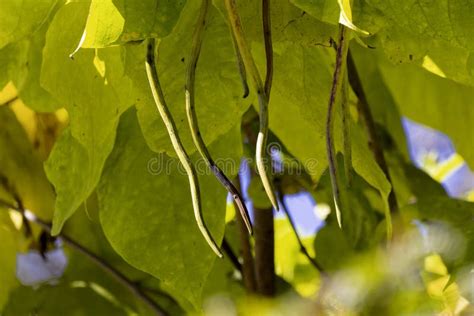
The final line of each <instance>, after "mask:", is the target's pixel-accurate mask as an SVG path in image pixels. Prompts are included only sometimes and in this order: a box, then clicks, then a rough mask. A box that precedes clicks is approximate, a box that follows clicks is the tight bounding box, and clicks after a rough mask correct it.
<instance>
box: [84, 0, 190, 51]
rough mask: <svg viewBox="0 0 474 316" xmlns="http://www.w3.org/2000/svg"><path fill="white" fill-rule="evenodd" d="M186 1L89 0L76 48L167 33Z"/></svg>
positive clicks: (132, 40)
mask: <svg viewBox="0 0 474 316" xmlns="http://www.w3.org/2000/svg"><path fill="white" fill-rule="evenodd" d="M185 3H186V0H178V1H169V0H145V1H133V0H92V2H91V5H90V9H89V15H88V17H87V23H86V27H85V29H84V35H83V38H82V39H81V42H80V44H79V47H83V48H101V47H106V46H109V45H113V44H120V43H126V42H134V41H140V40H144V39H146V38H149V37H159V38H162V37H165V36H167V35H169V34H170V33H171V31H172V30H173V27H174V26H175V24H176V21H177V20H178V18H179V15H180V12H181V10H182V8H183V7H184V5H185Z"/></svg>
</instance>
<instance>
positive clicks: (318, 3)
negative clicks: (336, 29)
mask: <svg viewBox="0 0 474 316" xmlns="http://www.w3.org/2000/svg"><path fill="white" fill-rule="evenodd" d="M290 1H291V3H293V4H294V5H295V6H297V7H299V8H300V9H302V10H304V11H305V12H307V13H308V14H310V15H312V16H314V17H315V18H317V19H318V20H321V21H323V22H326V23H331V24H337V23H338V21H339V12H340V8H339V5H338V2H337V1H331V0H329V1H328V0H290Z"/></svg>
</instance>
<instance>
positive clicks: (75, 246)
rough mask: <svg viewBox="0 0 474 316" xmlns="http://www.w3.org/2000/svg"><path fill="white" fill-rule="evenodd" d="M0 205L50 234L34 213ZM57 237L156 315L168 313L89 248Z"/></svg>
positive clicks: (64, 237)
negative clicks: (17, 213) (21, 215)
mask: <svg viewBox="0 0 474 316" xmlns="http://www.w3.org/2000/svg"><path fill="white" fill-rule="evenodd" d="M18 202H19V201H17V203H18ZM0 206H2V207H5V208H7V209H10V210H14V211H16V212H19V213H20V214H25V217H26V219H27V220H28V221H29V222H32V223H35V224H37V225H38V226H40V227H41V228H42V229H43V230H45V231H46V232H48V233H49V234H51V224H49V223H47V222H46V221H44V220H42V219H40V218H38V217H36V215H35V214H33V213H31V212H30V211H28V210H21V209H20V208H18V207H16V206H14V205H12V204H11V203H8V202H6V201H3V200H0ZM58 237H60V238H61V240H62V241H63V242H64V243H65V244H66V245H68V246H69V247H70V248H72V249H75V250H76V251H77V252H79V253H81V254H83V255H84V256H85V257H87V258H89V260H91V261H92V262H93V263H95V264H96V265H97V266H98V267H99V268H101V269H102V270H104V271H105V272H106V273H108V274H109V275H110V276H112V277H113V278H114V279H115V280H116V281H117V282H119V283H120V284H122V285H123V286H124V287H126V288H127V289H128V290H129V291H130V292H131V293H132V294H133V295H135V296H136V297H137V298H139V299H140V300H142V301H143V302H144V303H145V304H146V305H148V306H149V307H150V308H151V309H152V310H153V311H154V312H155V314H156V315H161V316H164V315H168V313H167V312H166V311H165V310H164V309H163V308H162V307H161V306H159V305H158V304H157V303H156V302H155V301H154V300H152V299H151V298H150V297H149V296H148V295H146V294H145V293H144V292H143V291H142V290H141V288H140V287H139V286H138V285H137V284H136V283H134V282H133V281H132V280H130V279H129V278H127V277H126V276H125V275H124V274H122V273H121V272H120V271H118V270H116V269H115V268H114V267H113V266H112V265H110V264H109V263H108V262H107V261H105V260H104V259H103V258H101V257H99V256H97V255H96V254H94V253H93V252H91V251H90V250H88V249H87V248H85V247H84V246H82V245H81V244H79V243H78V242H77V241H75V240H74V239H72V238H71V237H69V236H67V235H66V234H64V233H60V234H59V235H58Z"/></svg>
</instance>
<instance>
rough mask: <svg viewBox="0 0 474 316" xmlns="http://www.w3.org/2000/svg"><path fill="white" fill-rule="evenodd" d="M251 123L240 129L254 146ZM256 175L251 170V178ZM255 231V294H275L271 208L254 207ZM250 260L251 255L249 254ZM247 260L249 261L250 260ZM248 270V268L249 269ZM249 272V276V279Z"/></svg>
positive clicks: (273, 235)
mask: <svg viewBox="0 0 474 316" xmlns="http://www.w3.org/2000/svg"><path fill="white" fill-rule="evenodd" d="M252 123H253V121H249V122H247V123H244V124H243V126H242V129H243V131H244V133H245V134H246V137H247V139H248V142H249V145H250V146H255V143H256V141H257V137H256V135H255V133H254V132H253V129H252V128H251V125H252ZM255 175H256V173H255V170H254V169H253V167H252V168H251V177H255ZM254 229H255V234H254V235H255V274H254V275H255V281H256V289H257V293H259V294H262V295H265V296H273V295H274V294H275V240H274V239H275V232H274V222H273V210H272V207H268V208H265V209H259V208H257V207H255V206H254ZM250 258H251V254H250ZM250 258H249V260H250ZM249 270H250V268H249ZM250 273H251V271H249V275H250V277H251V274H250Z"/></svg>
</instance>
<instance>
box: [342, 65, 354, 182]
mask: <svg viewBox="0 0 474 316" xmlns="http://www.w3.org/2000/svg"><path fill="white" fill-rule="evenodd" d="M343 80H344V81H343V82H342V100H341V105H342V129H343V135H344V170H345V174H346V181H347V182H346V185H347V187H348V188H350V187H351V186H352V148H351V146H352V145H351V122H350V120H351V115H350V112H349V102H348V101H349V100H348V92H349V91H348V89H349V83H348V79H347V71H346V73H345V74H344V79H343Z"/></svg>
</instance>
